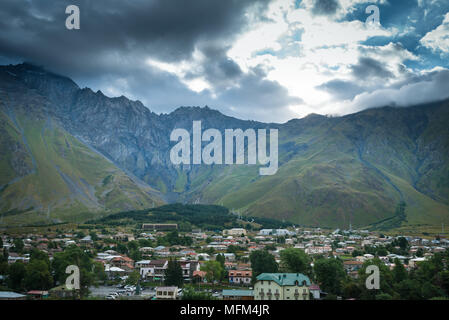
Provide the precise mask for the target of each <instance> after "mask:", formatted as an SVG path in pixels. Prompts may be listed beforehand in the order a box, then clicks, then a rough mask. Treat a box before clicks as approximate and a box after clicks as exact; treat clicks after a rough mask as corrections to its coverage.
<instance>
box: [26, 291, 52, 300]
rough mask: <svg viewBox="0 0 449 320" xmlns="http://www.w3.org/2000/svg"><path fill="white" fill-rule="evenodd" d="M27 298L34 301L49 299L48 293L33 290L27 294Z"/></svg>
mask: <svg viewBox="0 0 449 320" xmlns="http://www.w3.org/2000/svg"><path fill="white" fill-rule="evenodd" d="M27 296H28V297H31V299H33V300H40V299H44V298H48V291H42V290H31V291H28V292H27Z"/></svg>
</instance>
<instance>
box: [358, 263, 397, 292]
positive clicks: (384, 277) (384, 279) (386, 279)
mask: <svg viewBox="0 0 449 320" xmlns="http://www.w3.org/2000/svg"><path fill="white" fill-rule="evenodd" d="M370 265H375V266H377V267H378V268H379V281H380V283H379V287H380V288H379V289H372V290H368V289H367V288H366V279H367V278H368V276H369V275H370V274H367V273H366V268H367V267H368V266H370ZM358 282H359V288H360V289H361V291H362V292H361V294H360V298H361V299H363V300H375V298H376V295H378V294H380V293H388V294H389V295H391V296H392V297H394V295H395V291H394V290H393V284H394V281H393V275H392V272H391V270H390V268H389V267H387V266H386V265H385V264H384V263H383V262H382V260H380V259H379V258H374V259H370V260H367V261H365V263H364V264H363V266H362V268H360V270H359V277H358Z"/></svg>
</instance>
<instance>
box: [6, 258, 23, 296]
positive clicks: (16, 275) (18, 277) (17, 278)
mask: <svg viewBox="0 0 449 320" xmlns="http://www.w3.org/2000/svg"><path fill="white" fill-rule="evenodd" d="M25 275H26V268H25V265H24V264H23V263H22V262H21V261H16V262H14V263H13V264H12V265H10V266H9V268H8V281H7V284H8V287H9V288H11V289H13V290H16V291H22V290H23V278H24V277H25Z"/></svg>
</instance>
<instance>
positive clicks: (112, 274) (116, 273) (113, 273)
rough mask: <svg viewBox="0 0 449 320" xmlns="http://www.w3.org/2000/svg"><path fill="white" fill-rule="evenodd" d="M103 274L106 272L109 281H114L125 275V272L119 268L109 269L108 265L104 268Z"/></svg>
mask: <svg viewBox="0 0 449 320" xmlns="http://www.w3.org/2000/svg"><path fill="white" fill-rule="evenodd" d="M104 272H106V274H107V276H108V278H109V279H116V278H118V277H122V276H124V275H125V274H126V270H124V269H122V268H119V267H111V266H110V265H108V264H107V265H106V266H105V269H104Z"/></svg>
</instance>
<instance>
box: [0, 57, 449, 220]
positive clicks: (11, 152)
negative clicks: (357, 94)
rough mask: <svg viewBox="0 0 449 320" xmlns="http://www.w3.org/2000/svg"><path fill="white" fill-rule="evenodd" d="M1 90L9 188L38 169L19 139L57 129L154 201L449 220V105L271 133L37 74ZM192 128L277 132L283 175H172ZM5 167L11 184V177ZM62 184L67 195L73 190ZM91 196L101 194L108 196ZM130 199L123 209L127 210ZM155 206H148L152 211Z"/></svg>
mask: <svg viewBox="0 0 449 320" xmlns="http://www.w3.org/2000/svg"><path fill="white" fill-rule="evenodd" d="M0 90H1V91H0V97H1V100H0V110H1V111H2V118H1V119H0V121H2V122H0V130H2V132H8V134H5V135H3V134H2V138H0V148H1V151H2V154H4V155H5V156H3V158H0V161H3V162H0V163H4V165H2V167H0V169H1V171H2V172H1V174H2V176H1V180H0V186H3V188H4V186H5V185H9V186H13V185H14V181H13V182H11V181H12V180H13V179H17V178H18V177H23V176H27V175H30V174H32V171H33V170H35V169H36V168H35V166H36V164H35V162H36V160H34V162H33V157H35V155H34V153H36V151H33V150H32V148H33V146H31V147H30V146H28V147H27V143H28V142H27V141H26V139H23V137H25V138H27V135H26V134H25V135H24V134H21V133H20V130H21V128H22V129H23V130H25V129H26V128H24V127H27V128H30V127H32V126H33V124H36V126H37V124H39V128H40V129H39V130H41V133H42V132H55V131H54V130H56V129H55V128H57V129H58V130H60V131H56V132H64V134H66V135H68V136H70V137H72V138H73V139H74V140H76V141H77V143H79V144H80V145H83V146H85V147H86V148H87V149H88V150H89V152H91V153H93V154H96V155H97V156H99V157H100V155H101V158H102V161H105V162H108V161H106V159H108V160H109V161H110V162H108V163H110V165H113V166H114V168H116V170H120V172H122V173H123V175H122V178H124V177H125V176H126V177H129V178H130V179H131V180H133V181H134V182H133V183H134V184H135V185H136V188H137V186H139V185H140V186H143V187H145V188H148V189H147V190H150V189H151V192H149V193H147V195H148V199H156V198H157V199H159V200H158V201H161V199H163V200H165V201H167V202H170V201H185V202H202V203H217V204H223V205H226V206H228V207H230V208H235V209H241V210H242V212H245V213H247V214H250V215H258V216H270V217H275V218H280V219H288V220H290V221H292V222H294V223H297V224H298V223H299V224H305V225H321V226H332V227H334V226H340V227H342V226H347V225H348V224H349V222H352V224H353V225H354V226H357V225H360V226H362V225H367V224H371V223H375V222H376V221H379V220H382V219H385V218H389V217H391V216H392V215H394V212H395V208H396V205H397V204H398V203H399V202H400V201H405V202H406V203H407V210H406V211H407V222H408V223H440V221H449V210H448V204H449V165H448V163H449V161H448V160H449V142H448V141H449V131H448V130H449V129H448V126H447V123H448V120H449V111H448V110H449V103H448V101H443V102H438V103H433V104H429V105H426V106H416V107H410V108H390V107H385V108H379V109H370V110H365V111H363V112H359V113H357V114H352V115H348V116H344V117H338V118H327V117H324V116H319V115H310V116H308V117H306V118H303V119H297V120H291V121H289V122H287V123H285V124H265V123H260V122H255V121H243V120H239V119H235V118H232V117H228V116H225V115H223V114H221V113H220V112H218V111H216V110H212V109H210V108H208V107H205V108H199V107H180V108H178V109H177V110H175V111H174V112H172V113H170V114H162V115H157V114H155V113H153V112H151V111H150V110H149V109H148V108H147V107H145V106H144V105H143V104H142V103H140V102H139V101H131V100H129V99H127V98H125V97H123V96H122V97H118V98H109V97H106V96H105V95H103V93H101V92H100V91H98V92H93V91H92V90H90V89H88V88H85V89H80V88H79V87H78V86H77V85H76V84H75V83H74V82H73V81H72V80H70V79H68V78H66V77H63V76H60V75H56V74H52V73H49V72H47V71H45V70H43V69H41V68H38V67H35V66H32V65H29V64H21V65H16V66H4V67H0ZM194 120H201V121H202V127H203V130H205V129H207V128H216V129H219V130H220V131H222V132H224V129H233V128H241V129H243V130H245V129H247V128H253V129H257V128H277V129H279V170H278V173H277V174H276V175H274V176H264V177H263V176H259V175H258V170H257V168H256V167H254V166H247V165H243V166H225V165H215V166H204V165H202V166H199V165H189V166H174V165H172V164H171V162H170V157H169V152H170V148H171V147H172V146H173V145H174V143H173V142H170V140H169V137H170V132H171V131H172V130H173V129H175V128H185V129H187V130H191V128H192V122H193V121H194ZM25 124H26V125H25ZM33 130H36V129H35V128H34V129H33ZM52 130H53V131H52ZM28 131H30V133H31V131H32V130H31V129H29V130H28ZM61 134H62V133H61ZM44 136H45V134H44ZM21 137H22V138H21ZM56 138H57V137H55V141H54V143H55V146H54V147H55V148H56V150H58V151H57V154H58V157H61V158H64V156H65V157H66V158H67V157H68V156H69V153H70V146H71V143H70V142H67V144H66V143H65V142H63V141H62V142H61V141H59V140H58V139H56ZM44 140H45V139H44ZM47 140H49V139H47ZM33 143H34V144H33V145H35V144H36V143H37V142H35V141H33ZM58 143H61V145H62V146H61V145H59V144H58ZM64 145H65V146H64ZM58 148H59V149H58ZM83 152H84V151H83ZM86 152H87V151H86ZM64 153H66V154H65V155H64ZM33 163H34V165H33ZM7 168H8V169H9V170H10V169H11V168H12V172H13V173H12V174H11V173H7V172H6V170H7ZM33 168H34V169H33ZM38 169H39V168H38ZM80 170H81V169H80ZM40 171H41V172H42V170H40ZM60 176H62V175H60ZM103 178H104V177H103ZM65 184H66V185H70V183H69V182H68V181H67V180H66V181H65ZM80 185H82V183H80ZM93 187H94V190H93V191H92V190H91V194H93V195H95V192H97V193H98V192H99V191H98V190H99V187H98V186H95V185H94V186H93ZM8 188H10V187H8ZM95 188H97V189H98V190H97V191H95V190H96V189H95ZM75 189H76V188H75ZM105 191H106V190H102V193H104V192H105ZM86 192H87V191H86ZM70 193H74V192H73V188H72V191H71V192H70ZM75 193H76V192H75ZM30 194H32V192H31V191H30ZM30 194H28V196H29V197H30V198H32V197H31V196H30ZM149 194H151V195H149ZM0 197H2V198H0V199H2V202H3V203H2V206H0V209H1V210H2V211H3V212H9V211H11V210H12V209H14V208H20V209H21V210H24V209H25V208H24V205H22V206H19V205H18V203H19V202H24V201H23V199H21V201H12V200H11V199H13V198H14V196H13V195H12V194H8V197H9V198H8V199H10V200H9V202H8V203H9V205H5V199H6V198H5V197H6V195H5V191H3V193H0ZM95 197H96V198H98V197H100V198H101V195H100V196H98V194H97V196H95ZM128 197H130V196H129V195H125V194H121V195H120V196H119V197H118V198H120V199H121V200H120V201H122V202H123V203H126V200H125V198H128ZM25 198H26V197H25ZM75 198H76V197H75ZM91 198H92V197H91ZM148 199H147V200H146V201H143V202H142V203H145V204H146V205H148ZM52 201H53V202H54V205H56V204H57V203H59V202H61V200H60V199H59V198H58V199H56V198H55V199H53V200H52ZM95 201H97V202H99V203H100V205H99V206H97V207H100V208H107V206H104V205H103V207H102V205H101V201H103V200H101V199H96V200H95ZM95 201H94V202H93V203H95ZM139 201H140V200H139ZM25 202H26V201H25ZM28 202H29V201H28ZM28 202H27V203H28ZM31 202H32V201H31ZM103 202H104V201H103ZM118 202H119V201H118ZM150 202H151V201H150ZM116 204H117V203H116ZM56 206H57V205H56ZM64 206H65V204H63V205H61V206H60V209H61V212H62V211H64ZM94 207H95V205H94ZM119 207H120V206H118V207H117V209H119ZM126 207H129V208H133V207H135V206H134V205H133V204H131V205H126ZM33 210H36V209H33ZM41 210H42V208H41ZM62 215H63V216H64V214H62Z"/></svg>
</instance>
